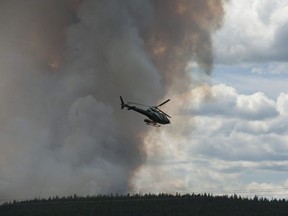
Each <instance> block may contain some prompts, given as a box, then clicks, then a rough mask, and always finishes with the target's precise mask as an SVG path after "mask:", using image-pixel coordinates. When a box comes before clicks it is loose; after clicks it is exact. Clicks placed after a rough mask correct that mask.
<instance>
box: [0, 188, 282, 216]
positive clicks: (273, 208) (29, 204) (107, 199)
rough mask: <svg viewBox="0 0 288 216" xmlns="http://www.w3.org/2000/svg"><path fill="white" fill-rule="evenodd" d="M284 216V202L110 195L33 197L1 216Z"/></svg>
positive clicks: (3, 210)
mask: <svg viewBox="0 0 288 216" xmlns="http://www.w3.org/2000/svg"><path fill="white" fill-rule="evenodd" d="M287 213H288V201H287V200H286V199H281V200H279V199H272V200H268V199H266V198H262V197H261V198H258V197H257V196H255V197H254V198H243V197H241V196H237V195H236V194H235V195H233V196H227V195H225V196H213V195H212V194H184V195H181V194H176V195H171V194H163V193H161V194H157V195H155V194H132V195H131V194H126V195H121V194H120V195H119V194H110V195H97V196H87V197H79V196H77V195H74V196H68V197H58V196H55V197H49V198H47V199H44V198H35V199H33V200H25V201H13V202H6V203H4V204H2V205H1V206H0V215H1V216H18V215H19V216H20V215H21V216H22V215H25V216H38V215H39V216H40V215H41V216H86V215H87V216H96V215H103V216H104V215H105V216H110V215H113V216H114V215H119V216H121V215H125V216H129V215H133V216H142V215H143V216H146V215H149V216H153V215H157V216H158V215H160V216H161V215H163V216H164V215H165V216H169V215H173V216H178V215H183V216H184V215H193V216H194V215H195V216H197V215H205V216H206V215H207V216H210V215H211V216H212V215H213V216H214V215H221V216H222V215H235V216H237V215H239V216H240V215H241V216H242V215H245V216H250V215H252V216H254V215H261V216H266V215H267V216H268V215H269V216H271V215H277V216H281V215H283V216H284V215H285V216H287Z"/></svg>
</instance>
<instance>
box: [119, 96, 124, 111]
mask: <svg viewBox="0 0 288 216" xmlns="http://www.w3.org/2000/svg"><path fill="white" fill-rule="evenodd" d="M120 100H121V109H124V107H125V103H124V100H123V98H122V97H121V96H120Z"/></svg>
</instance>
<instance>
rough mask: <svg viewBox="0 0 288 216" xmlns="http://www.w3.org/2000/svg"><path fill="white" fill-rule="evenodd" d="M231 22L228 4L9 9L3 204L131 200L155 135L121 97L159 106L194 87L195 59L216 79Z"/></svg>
mask: <svg viewBox="0 0 288 216" xmlns="http://www.w3.org/2000/svg"><path fill="white" fill-rule="evenodd" d="M222 16H223V9H222V4H221V1H220V0H219V1H215V0H206V1H203V0H197V1H196V0H193V1H192V0H191V1H188V0H187V1H184V0H174V1H173V0H162V1H161V0H155V1H152V0H151V1H149V0H123V1H122V0H29V1H20V0H0V47H1V50H0V76H1V78H0V101H1V105H0V147H1V151H0V201H4V200H12V199H26V198H34V197H43V196H44V197H48V196H55V195H70V194H74V193H76V194H79V195H87V194H95V193H112V192H113V193H116V192H117V193H125V192H127V191H130V190H131V189H132V186H133V183H132V182H131V180H132V179H133V174H134V172H135V171H136V170H137V169H138V168H139V167H140V166H141V164H143V162H144V161H145V151H144V150H143V137H145V134H146V133H147V132H148V127H147V126H146V125H144V122H143V116H140V115H137V114H136V113H132V112H130V113H128V112H127V111H125V112H124V111H121V110H120V105H119V103H120V102H119V95H122V96H123V97H124V99H126V98H127V99H129V100H132V101H133V100H134V101H137V102H141V103H148V104H156V103H157V102H159V100H160V99H161V98H163V97H164V96H165V94H166V92H167V90H168V89H170V90H171V89H172V90H173V91H174V90H176V89H177V91H178V90H179V89H181V88H186V87H187V86H189V85H191V82H192V80H191V82H190V81H189V82H188V83H187V78H188V76H187V74H186V72H185V67H186V65H187V63H188V62H189V61H190V60H191V59H194V60H195V61H197V62H198V63H199V64H200V65H201V66H203V68H205V71H206V72H207V73H208V74H209V73H210V71H211V67H212V57H211V56H212V55H211V38H210V33H211V31H213V30H215V29H216V28H217V27H219V25H220V24H221V20H222ZM188 80H189V79H188ZM184 81H185V82H184ZM182 82H183V83H182ZM182 84H183V85H182ZM175 86H176V87H175Z"/></svg>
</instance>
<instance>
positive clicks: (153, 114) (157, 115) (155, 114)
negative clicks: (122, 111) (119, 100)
mask: <svg viewBox="0 0 288 216" xmlns="http://www.w3.org/2000/svg"><path fill="white" fill-rule="evenodd" d="M125 107H127V108H128V110H134V111H136V112H138V113H141V114H142V115H145V116H147V117H148V118H149V119H151V120H152V121H153V122H154V123H159V124H170V120H169V119H168V118H167V116H166V115H164V114H163V113H161V112H160V111H158V110H157V109H156V108H149V109H147V110H144V109H140V108H138V107H136V106H130V105H127V104H125ZM145 122H147V121H145Z"/></svg>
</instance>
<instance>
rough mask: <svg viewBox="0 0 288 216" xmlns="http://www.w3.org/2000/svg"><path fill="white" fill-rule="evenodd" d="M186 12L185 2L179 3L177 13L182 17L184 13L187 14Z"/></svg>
mask: <svg viewBox="0 0 288 216" xmlns="http://www.w3.org/2000/svg"><path fill="white" fill-rule="evenodd" d="M186 11H187V7H186V4H185V3H184V2H183V1H182V2H179V3H178V4H177V6H176V12H177V13H178V14H180V15H183V14H184V13H186Z"/></svg>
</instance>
